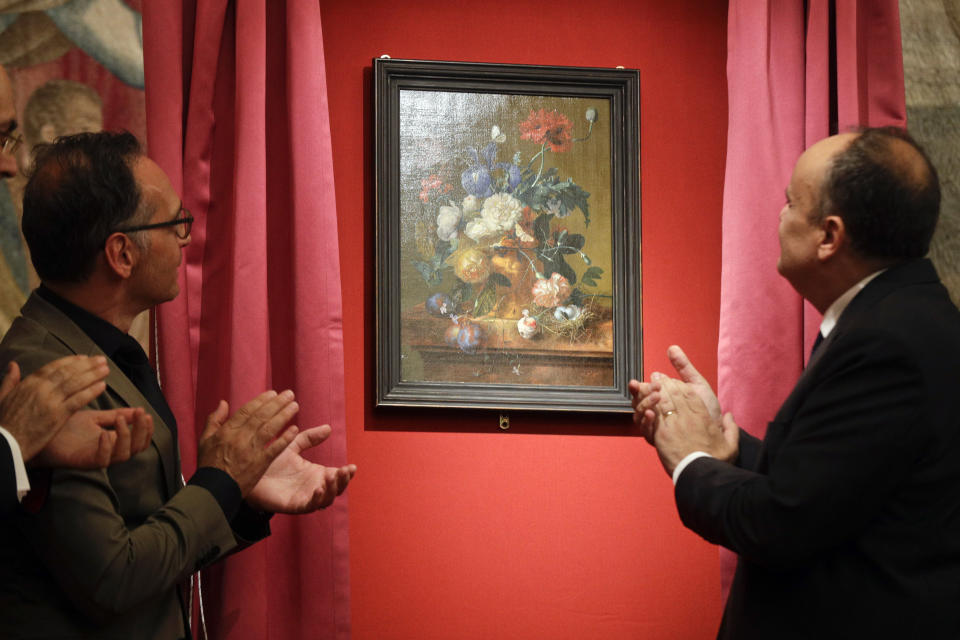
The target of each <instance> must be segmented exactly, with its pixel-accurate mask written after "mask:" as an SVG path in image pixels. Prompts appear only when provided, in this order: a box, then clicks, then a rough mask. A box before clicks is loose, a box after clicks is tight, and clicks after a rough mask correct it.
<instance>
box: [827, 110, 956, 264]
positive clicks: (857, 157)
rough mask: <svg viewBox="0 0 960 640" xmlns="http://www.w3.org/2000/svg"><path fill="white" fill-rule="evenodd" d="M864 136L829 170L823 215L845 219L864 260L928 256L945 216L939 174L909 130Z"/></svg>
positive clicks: (865, 132) (862, 133) (876, 131)
mask: <svg viewBox="0 0 960 640" xmlns="http://www.w3.org/2000/svg"><path fill="white" fill-rule="evenodd" d="M859 134H860V135H858V136H857V137H856V138H855V139H854V140H853V142H851V143H850V145H849V146H848V147H847V148H846V149H845V150H843V151H841V152H840V153H838V154H837V155H836V156H834V158H833V162H832V163H831V167H830V168H829V169H828V170H827V173H826V176H825V178H824V183H823V195H822V198H821V202H820V207H821V214H822V215H825V214H827V213H830V212H835V213H837V214H838V215H839V216H840V217H841V218H843V221H844V224H845V225H846V227H847V231H848V233H849V235H850V240H851V246H852V247H853V249H854V251H856V252H857V253H858V254H860V255H861V256H863V257H864V258H869V259H879V260H883V261H890V262H900V261H905V260H914V259H917V258H922V257H923V256H925V255H926V254H927V251H928V250H929V249H930V239H931V238H932V237H933V232H934V230H935V229H936V226H937V218H938V217H939V214H940V181H939V178H938V177H937V170H936V169H935V168H934V166H933V164H932V163H931V162H930V159H929V158H928V157H927V155H926V153H924V151H923V149H922V148H921V147H920V145H919V144H917V142H916V141H915V140H914V139H913V138H912V137H910V134H908V133H907V132H906V131H905V130H903V129H899V128H897V127H880V128H871V129H863V130H862V131H860V132H859ZM904 145H909V146H908V147H905V146H904Z"/></svg>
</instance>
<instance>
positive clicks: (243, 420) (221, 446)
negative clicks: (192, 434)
mask: <svg viewBox="0 0 960 640" xmlns="http://www.w3.org/2000/svg"><path fill="white" fill-rule="evenodd" d="M298 410H299V406H298V405H297V403H296V402H294V396H293V392H292V391H289V390H288V391H284V392H282V393H277V392H276V391H264V392H263V393H261V394H260V395H258V396H257V397H256V398H254V399H253V400H251V401H250V402H248V403H247V404H245V405H243V407H241V408H240V410H239V411H237V412H236V413H235V414H233V415H232V416H229V413H230V407H229V405H228V404H227V402H226V401H225V400H221V401H220V404H219V405H218V406H217V409H216V410H215V411H214V412H213V413H211V414H210V416H209V417H208V418H207V426H206V428H205V429H204V431H203V434H202V435H201V436H200V442H199V445H198V452H197V465H198V466H200V467H216V468H217V469H220V470H222V471H224V472H226V473H227V474H228V475H229V476H230V477H231V478H233V480H234V482H236V483H237V486H238V487H239V488H240V494H241V495H242V496H244V497H246V496H247V494H248V493H250V490H251V489H253V487H254V486H255V485H256V484H257V482H259V480H260V478H261V476H263V474H264V472H265V471H266V470H267V468H268V467H270V465H271V463H272V462H273V461H274V459H275V458H276V457H277V456H279V455H280V454H281V453H284V452H285V450H286V448H287V447H288V445H290V444H291V443H292V442H293V439H294V437H295V436H296V435H297V427H296V426H294V425H290V426H287V423H289V422H290V420H292V419H293V416H295V415H296V413H297V411H298ZM228 416H229V418H228Z"/></svg>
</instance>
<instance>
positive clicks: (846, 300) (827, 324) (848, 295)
mask: <svg viewBox="0 0 960 640" xmlns="http://www.w3.org/2000/svg"><path fill="white" fill-rule="evenodd" d="M884 271H886V269H880V270H879V271H874V272H873V273H871V274H870V275H868V276H867V277H866V278H864V279H863V280H861V281H860V282H858V283H857V284H855V285H853V286H852V287H850V288H849V289H847V290H846V291H845V292H844V294H843V295H842V296H840V297H839V298H837V299H836V300H834V301H833V304H831V305H830V306H829V307H827V312H826V313H824V314H823V321H821V322H820V335H822V336H823V337H824V338H826V337H827V336H829V335H830V332H831V331H833V328H834V327H835V326H837V320H839V319H840V314H842V313H843V312H844V310H845V309H846V308H847V305H849V304H850V303H851V302H852V301H853V299H854V298H856V297H857V294H858V293H860V292H861V291H863V288H864V287H866V286H867V285H868V284H870V281H871V280H873V279H874V278H876V277H877V276H878V275H880V274H881V273H883V272H884Z"/></svg>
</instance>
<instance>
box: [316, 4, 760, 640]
mask: <svg viewBox="0 0 960 640" xmlns="http://www.w3.org/2000/svg"><path fill="white" fill-rule="evenodd" d="M320 5H321V13H322V21H323V38H324V50H325V53H326V68H327V81H328V91H329V103H330V120H331V129H332V140H333V152H334V172H335V179H336V197H337V208H338V219H339V230H338V231H339V238H340V251H341V274H342V282H343V295H344V300H343V312H344V341H345V350H346V369H345V375H346V384H345V387H346V389H347V429H348V432H347V447H348V459H349V460H350V461H351V462H354V463H356V464H358V465H359V473H358V476H357V478H356V479H355V480H354V482H353V483H352V484H351V486H350V494H351V496H350V550H351V551H350V557H351V561H350V568H351V598H352V605H351V606H352V622H353V637H354V638H356V639H357V640H363V639H367V638H371V639H372V638H377V639H389V638H417V639H429V638H438V639H439V638H458V639H471V638H491V637H497V638H517V639H524V640H529V639H535V638H550V639H562V638H581V637H587V638H599V637H604V638H645V639H656V638H663V639H670V640H676V639H687V638H712V637H713V636H714V634H715V633H716V628H717V625H718V623H719V618H720V611H721V602H720V579H719V569H718V560H717V552H716V548H715V547H713V546H712V545H709V544H707V543H706V542H704V541H702V540H701V539H699V538H698V537H697V536H696V535H694V534H692V533H690V532H689V531H687V530H685V529H684V528H683V526H682V525H681V523H680V521H679V518H678V517H677V515H676V510H675V508H674V505H673V494H672V485H671V483H670V480H669V478H668V477H667V476H666V474H665V473H664V472H663V470H662V468H661V467H660V464H659V462H658V461H657V458H656V455H655V453H654V452H653V450H652V449H651V448H650V447H648V445H647V444H646V442H645V441H643V440H642V439H641V438H640V437H638V436H637V433H636V431H635V430H634V429H633V428H632V423H631V422H630V418H629V417H628V416H622V417H603V416H590V415H576V414H570V415H567V414H559V413H555V414H547V415H530V414H520V413H514V414H512V415H511V416H510V417H511V428H510V430H509V431H508V432H501V431H500V430H499V428H498V427H497V415H496V414H495V413H491V412H478V411H425V410H420V411H389V412H387V411H383V412H381V411H377V410H375V409H374V408H373V397H374V391H373V380H374V367H375V362H374V342H373V341H374V306H373V304H374V303H373V292H374V283H375V280H376V272H375V266H374V252H373V242H374V198H373V111H372V104H373V92H372V74H371V59H372V58H374V57H378V56H380V55H381V54H388V55H390V56H392V57H394V58H420V59H433V60H461V61H478V62H505V63H529V64H545V65H570V66H597V67H614V66H617V65H623V66H625V67H628V68H638V69H640V70H641V127H640V130H641V145H642V152H641V171H642V200H643V212H642V215H643V238H642V247H643V270H644V271H643V320H644V339H643V344H644V367H645V372H646V373H647V374H649V372H650V371H653V370H655V369H658V368H659V369H661V370H664V369H665V368H666V367H667V366H668V364H667V362H666V357H665V351H666V348H667V346H668V345H670V344H673V343H679V344H682V345H683V346H684V348H685V349H686V351H687V353H688V354H689V355H690V356H691V358H692V359H693V360H694V362H696V363H697V364H698V365H699V366H700V368H701V371H703V372H704V373H705V374H706V375H707V376H708V377H709V378H710V379H711V381H715V379H716V345H717V321H718V314H719V285H720V209H721V203H722V190H723V172H724V150H725V144H726V118H727V103H726V98H727V95H726V79H725V64H726V19H727V16H726V12H727V3H726V1H725V0H674V1H672V2H662V0H637V1H635V2H629V3H628V2H616V1H613V0H587V1H584V0H555V1H554V2H551V3H541V2H530V1H529V0H513V1H512V2H506V1H503V0H488V1H485V2H415V1H412V2H396V0H354V1H352V2H343V1H342V0H321V2H320ZM771 216H772V217H771V220H775V212H772V213H771ZM771 224H775V223H774V222H771Z"/></svg>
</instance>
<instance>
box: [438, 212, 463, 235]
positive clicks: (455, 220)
mask: <svg viewBox="0 0 960 640" xmlns="http://www.w3.org/2000/svg"><path fill="white" fill-rule="evenodd" d="M459 224H460V209H459V208H457V207H456V206H454V205H452V204H451V205H449V206H445V207H440V213H438V214H437V235H438V236H439V237H440V239H441V240H446V241H448V242H449V241H450V240H453V239H454V238H455V237H456V236H457V225H459Z"/></svg>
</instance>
